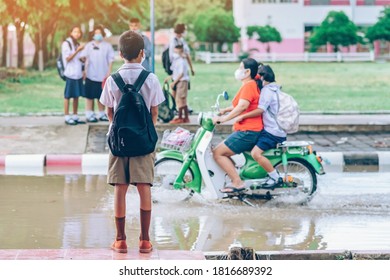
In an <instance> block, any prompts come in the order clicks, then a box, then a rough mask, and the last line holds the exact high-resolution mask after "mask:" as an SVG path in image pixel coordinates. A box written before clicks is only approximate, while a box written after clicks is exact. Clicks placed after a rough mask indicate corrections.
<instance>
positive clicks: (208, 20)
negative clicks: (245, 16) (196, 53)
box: [194, 8, 240, 51]
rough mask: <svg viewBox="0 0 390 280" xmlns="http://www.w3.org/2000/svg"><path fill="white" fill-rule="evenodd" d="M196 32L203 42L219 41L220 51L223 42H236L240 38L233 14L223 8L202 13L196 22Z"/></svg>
mask: <svg viewBox="0 0 390 280" xmlns="http://www.w3.org/2000/svg"><path fill="white" fill-rule="evenodd" d="M194 33H195V36H196V38H197V39H198V40H199V41H201V42H210V43H218V50H219V51H221V49H222V44H223V43H234V42H237V41H238V39H239V38H240V29H239V28H238V27H237V26H236V25H235V24H234V19H233V14H232V13H231V12H227V11H225V10H223V9H221V8H214V9H211V10H207V11H205V12H203V13H200V14H199V15H198V17H197V18H196V20H195V22H194Z"/></svg>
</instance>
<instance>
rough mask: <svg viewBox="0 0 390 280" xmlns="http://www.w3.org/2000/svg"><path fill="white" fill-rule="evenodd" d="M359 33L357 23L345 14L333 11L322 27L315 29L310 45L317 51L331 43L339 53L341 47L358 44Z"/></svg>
mask: <svg viewBox="0 0 390 280" xmlns="http://www.w3.org/2000/svg"><path fill="white" fill-rule="evenodd" d="M357 32H358V29H357V27H356V25H355V23H353V22H352V21H351V20H350V19H349V18H348V16H347V15H346V14H345V13H344V12H336V11H331V12H329V13H328V15H327V16H326V18H325V20H324V21H323V22H322V23H321V25H320V26H319V27H317V28H315V29H314V33H313V34H312V36H311V37H310V44H311V45H312V48H314V49H316V48H318V47H320V46H324V45H326V44H328V43H329V44H331V45H333V46H334V51H335V52H337V51H339V47H340V46H344V47H348V46H350V45H355V44H356V43H358V42H359V36H358V35H357Z"/></svg>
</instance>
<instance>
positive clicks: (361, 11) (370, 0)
mask: <svg viewBox="0 0 390 280" xmlns="http://www.w3.org/2000/svg"><path fill="white" fill-rule="evenodd" d="M388 5H390V0H233V14H234V18H235V23H236V25H237V26H238V27H240V28H241V46H240V47H241V50H242V51H249V50H251V49H257V50H259V51H260V52H266V45H265V44H262V43H260V42H258V41H257V40H256V39H249V38H248V35H247V34H246V28H247V27H248V26H251V25H260V26H263V25H267V24H268V25H271V26H273V27H275V28H277V29H278V31H279V32H280V33H281V36H282V42H281V43H271V52H273V53H302V52H305V51H307V50H308V48H309V44H308V43H307V40H308V37H309V36H310V32H311V31H312V30H313V27H315V26H319V25H320V24H321V22H322V21H323V20H324V19H325V17H326V16H327V14H328V13H329V12H330V11H344V12H345V14H346V15H347V16H348V17H349V18H350V19H351V20H352V21H353V22H354V23H355V24H356V25H357V26H371V25H374V24H375V23H376V22H377V21H378V17H379V16H380V12H381V11H382V10H383V9H384V7H385V6H388ZM374 48H375V53H376V54H380V53H381V52H385V51H387V52H388V49H387V47H386V46H383V45H382V46H381V44H380V42H376V43H375V44H374ZM385 49H387V50H385ZM349 50H350V51H360V50H359V48H358V47H356V46H353V47H352V48H350V49H349ZM325 51H328V52H332V51H333V48H332V46H328V47H327V48H326V49H325Z"/></svg>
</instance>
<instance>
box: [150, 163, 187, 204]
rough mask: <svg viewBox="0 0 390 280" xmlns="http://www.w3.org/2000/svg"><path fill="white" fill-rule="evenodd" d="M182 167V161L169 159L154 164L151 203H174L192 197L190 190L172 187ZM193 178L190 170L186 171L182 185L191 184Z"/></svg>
mask: <svg viewBox="0 0 390 280" xmlns="http://www.w3.org/2000/svg"><path fill="white" fill-rule="evenodd" d="M182 165H183V162H182V161H180V160H176V159H171V158H162V159H159V160H158V161H156V162H155V164H154V182H153V187H152V200H153V202H162V203H175V202H180V201H183V200H187V199H189V198H190V197H191V196H192V194H193V191H192V190H189V189H187V188H183V189H175V188H174V187H173V183H174V182H175V180H176V177H177V175H178V174H179V172H180V169H181V166H182ZM193 178H194V174H193V173H192V170H191V169H188V170H187V172H186V174H185V175H184V183H188V182H191V181H192V180H193Z"/></svg>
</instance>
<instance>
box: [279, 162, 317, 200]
mask: <svg viewBox="0 0 390 280" xmlns="http://www.w3.org/2000/svg"><path fill="white" fill-rule="evenodd" d="M275 169H276V170H278V172H279V174H280V175H281V176H282V177H283V176H284V175H285V174H284V168H283V164H282V163H281V162H280V163H278V164H277V165H275ZM287 175H289V176H292V177H293V178H294V179H296V180H297V182H298V185H297V186H296V187H295V188H286V194H296V192H298V193H300V194H303V195H306V196H307V197H310V196H311V195H312V194H313V193H314V192H315V191H316V190H317V176H316V173H315V171H314V170H313V168H312V167H311V165H310V164H309V163H308V162H307V161H305V160H303V159H299V158H295V159H289V160H288V162H287Z"/></svg>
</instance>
